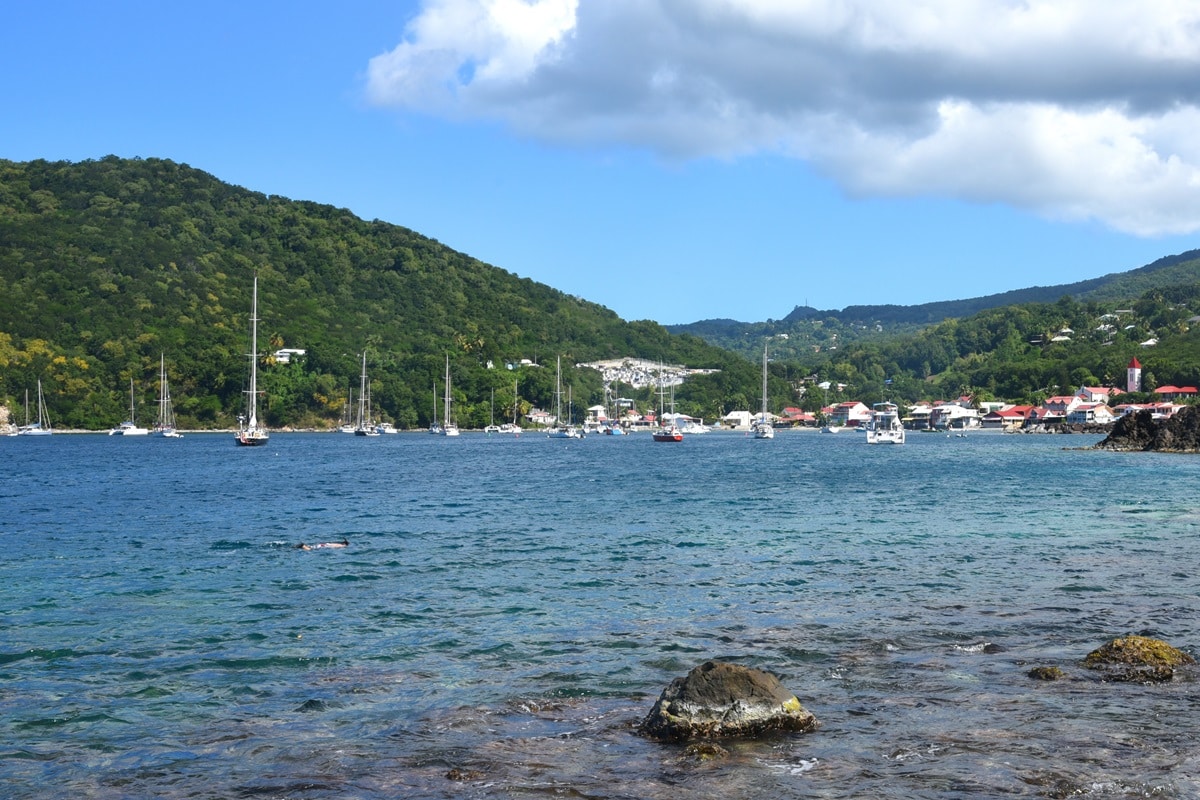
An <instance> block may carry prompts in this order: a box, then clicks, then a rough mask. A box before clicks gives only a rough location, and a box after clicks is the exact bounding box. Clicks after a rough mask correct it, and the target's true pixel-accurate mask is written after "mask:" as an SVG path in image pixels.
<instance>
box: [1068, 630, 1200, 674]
mask: <svg viewBox="0 0 1200 800" xmlns="http://www.w3.org/2000/svg"><path fill="white" fill-rule="evenodd" d="M1195 663H1196V659H1194V658H1192V657H1191V656H1189V655H1188V654H1187V653H1185V652H1183V651H1182V650H1178V649H1176V648H1174V647H1172V646H1171V645H1169V644H1167V643H1166V642H1164V641H1162V640H1161V639H1154V638H1151V637H1149V636H1125V637H1123V638H1120V639H1113V640H1112V641H1110V642H1108V643H1107V644H1104V645H1102V646H1100V647H1098V648H1096V649H1095V650H1093V651H1092V652H1090V653H1088V654H1087V657H1086V658H1084V659H1083V665H1084V666H1085V667H1087V668H1088V669H1094V670H1100V671H1103V672H1105V673H1106V677H1107V678H1108V679H1109V680H1115V681H1132V682H1143V683H1151V682H1161V681H1169V680H1171V679H1172V678H1174V677H1175V668H1176V667H1180V666H1183V665H1185V664H1195Z"/></svg>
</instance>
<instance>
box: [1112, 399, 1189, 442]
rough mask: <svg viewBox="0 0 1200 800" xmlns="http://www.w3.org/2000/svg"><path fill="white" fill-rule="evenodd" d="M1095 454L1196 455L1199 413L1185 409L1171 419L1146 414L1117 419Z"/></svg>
mask: <svg viewBox="0 0 1200 800" xmlns="http://www.w3.org/2000/svg"><path fill="white" fill-rule="evenodd" d="M1096 449H1098V450H1116V451H1122V452H1146V451H1152V452H1159V453H1200V409H1198V408H1197V407H1196V406H1187V407H1185V408H1183V409H1180V410H1179V411H1178V412H1177V413H1176V414H1175V415H1174V416H1171V417H1168V418H1166V419H1154V417H1153V416H1152V415H1151V413H1150V412H1149V411H1139V412H1137V413H1136V414H1128V415H1126V416H1124V417H1121V418H1120V419H1119V420H1117V421H1116V422H1115V423H1114V424H1113V429H1112V432H1111V433H1109V435H1108V436H1107V437H1106V438H1105V439H1104V440H1103V441H1102V442H1100V443H1099V444H1097V445H1096Z"/></svg>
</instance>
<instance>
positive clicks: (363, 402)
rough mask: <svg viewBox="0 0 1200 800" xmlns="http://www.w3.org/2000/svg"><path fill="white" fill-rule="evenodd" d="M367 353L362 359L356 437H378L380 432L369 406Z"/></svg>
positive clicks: (364, 353) (365, 352) (355, 428)
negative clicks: (374, 423) (376, 428)
mask: <svg viewBox="0 0 1200 800" xmlns="http://www.w3.org/2000/svg"><path fill="white" fill-rule="evenodd" d="M368 396H369V395H368V393H367V351H366V350H364V351H363V357H362V382H361V384H360V386H359V389H358V425H356V426H355V427H354V435H355V436H378V435H379V431H377V430H375V426H374V425H372V424H371V419H370V417H371V410H370V407H369V406H368V405H367V397H368Z"/></svg>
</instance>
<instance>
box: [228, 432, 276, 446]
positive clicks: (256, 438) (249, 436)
mask: <svg viewBox="0 0 1200 800" xmlns="http://www.w3.org/2000/svg"><path fill="white" fill-rule="evenodd" d="M234 439H235V440H236V441H237V443H238V445H240V446H242V447H261V446H262V445H264V444H266V443H267V442H268V441H269V440H270V436H268V435H267V433H266V432H255V431H240V432H239V433H237V434H235V435H234Z"/></svg>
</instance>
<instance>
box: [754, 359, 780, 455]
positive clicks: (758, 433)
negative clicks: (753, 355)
mask: <svg viewBox="0 0 1200 800" xmlns="http://www.w3.org/2000/svg"><path fill="white" fill-rule="evenodd" d="M762 372H763V387H762V413H760V414H759V416H758V419H757V420H756V421H755V422H754V438H755V439H774V438H775V428H774V427H772V426H771V419H770V417H768V416H767V346H766V345H765V344H764V345H763V370H762Z"/></svg>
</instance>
